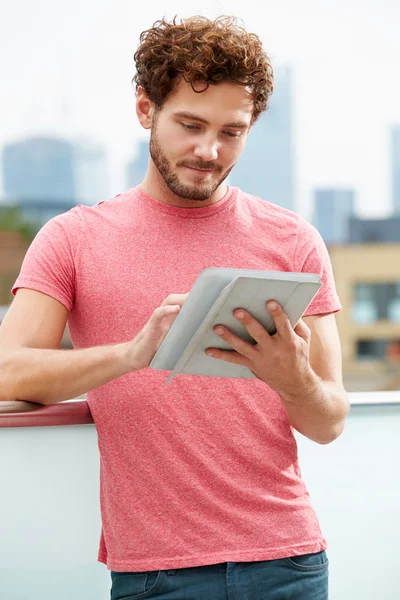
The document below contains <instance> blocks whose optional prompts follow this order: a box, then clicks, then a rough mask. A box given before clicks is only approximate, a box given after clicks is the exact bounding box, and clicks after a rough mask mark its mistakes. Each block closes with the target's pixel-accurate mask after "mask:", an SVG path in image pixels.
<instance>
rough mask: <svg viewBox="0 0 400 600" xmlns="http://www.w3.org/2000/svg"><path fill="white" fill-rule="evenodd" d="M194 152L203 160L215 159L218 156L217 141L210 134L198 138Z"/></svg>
mask: <svg viewBox="0 0 400 600" xmlns="http://www.w3.org/2000/svg"><path fill="white" fill-rule="evenodd" d="M194 154H195V156H197V158H201V159H202V160H204V161H210V160H216V159H217V158H218V141H217V140H216V139H215V138H214V137H211V136H210V137H207V138H206V137H204V138H203V139H202V140H198V141H197V145H196V147H195V149H194Z"/></svg>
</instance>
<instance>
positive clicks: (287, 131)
mask: <svg viewBox="0 0 400 600" xmlns="http://www.w3.org/2000/svg"><path fill="white" fill-rule="evenodd" d="M229 182H230V184H231V185H234V186H238V187H240V188H242V189H243V190H244V191H246V192H249V193H250V194H254V195H256V196H259V197H260V198H262V199H263V200H269V201H271V202H274V203H275V204H279V205H280V206H283V207H285V208H289V209H290V210H294V209H295V198H294V141H293V128H292V73H291V69H290V67H280V68H276V69H275V83H274V92H273V94H272V96H271V98H270V101H269V108H268V110H267V111H266V113H263V114H261V115H260V116H259V118H258V120H257V121H256V123H255V124H254V126H253V128H252V130H251V132H250V134H249V138H248V140H247V144H246V148H245V150H244V152H243V154H242V156H241V157H240V159H239V162H238V163H237V165H236V166H235V168H234V169H233V171H232V173H231V175H230V177H229Z"/></svg>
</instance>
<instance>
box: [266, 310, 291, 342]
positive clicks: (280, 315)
mask: <svg viewBox="0 0 400 600" xmlns="http://www.w3.org/2000/svg"><path fill="white" fill-rule="evenodd" d="M267 308H268V310H269V312H270V313H271V316H272V318H273V320H274V323H275V327H276V331H277V332H278V335H279V336H280V337H281V338H282V339H283V340H286V341H288V342H289V341H290V340H292V339H293V337H294V331H293V327H292V326H291V324H290V321H289V318H288V316H287V314H286V313H285V311H284V310H283V308H282V307H281V306H280V305H279V304H278V303H277V302H275V301H274V300H272V301H269V302H267Z"/></svg>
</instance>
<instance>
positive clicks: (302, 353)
mask: <svg viewBox="0 0 400 600" xmlns="http://www.w3.org/2000/svg"><path fill="white" fill-rule="evenodd" d="M274 305H275V308H274ZM267 306H268V310H269V311H270V313H271V315H272V317H273V319H274V321H275V325H276V329H277V332H276V334H275V335H273V336H270V335H269V333H268V332H267V331H266V330H265V329H264V328H263V327H262V325H261V324H260V323H258V321H256V320H255V319H254V318H253V317H252V316H251V315H250V314H249V313H248V312H247V311H245V310H243V309H238V310H236V311H235V312H234V316H235V317H236V318H237V319H238V320H240V322H241V323H242V324H243V325H244V326H245V327H246V329H247V330H248V332H249V333H250V335H251V336H252V337H253V338H254V340H255V341H256V344H255V345H254V344H249V343H247V342H245V341H244V340H242V339H241V338H239V337H237V336H236V335H234V334H232V333H231V332H230V331H229V330H228V329H226V328H225V327H221V326H217V327H215V328H214V332H215V333H217V334H218V335H219V336H220V337H222V338H223V339H224V340H225V341H226V342H227V343H228V344H229V345H230V346H231V347H232V349H233V350H232V351H224V350H218V349H215V348H210V349H209V350H207V351H206V352H207V354H209V355H211V356H213V357H215V358H219V359H222V360H226V361H228V362H233V363H236V364H241V365H244V366H246V367H248V368H249V369H250V370H251V371H252V372H253V373H254V374H255V375H256V376H257V377H258V378H259V379H261V380H262V381H264V382H265V383H266V384H267V385H269V386H270V387H271V388H272V389H274V390H275V391H276V392H277V393H278V394H279V396H280V398H281V401H282V404H283V406H284V408H285V410H286V413H287V416H288V420H289V423H290V424H291V425H292V426H293V427H294V428H295V429H296V430H297V431H299V432H300V433H302V434H303V435H305V436H306V437H308V438H310V439H312V440H314V441H316V442H318V443H320V444H328V443H329V442H332V441H333V440H335V439H336V438H337V437H338V436H339V435H340V434H341V433H342V431H343V429H344V423H345V418H346V415H347V413H348V411H349V403H348V399H347V394H346V392H345V390H344V387H343V381H342V355H341V347H340V340H339V334H338V330H337V326H336V320H335V316H334V314H333V313H330V314H323V315H314V316H308V317H304V319H303V320H301V321H300V322H299V323H298V325H297V326H296V327H295V328H294V329H293V328H292V326H291V325H290V322H289V319H288V317H287V315H286V314H285V312H284V311H283V310H282V308H281V307H280V306H279V305H278V304H277V303H272V304H271V302H270V303H268V305H267Z"/></svg>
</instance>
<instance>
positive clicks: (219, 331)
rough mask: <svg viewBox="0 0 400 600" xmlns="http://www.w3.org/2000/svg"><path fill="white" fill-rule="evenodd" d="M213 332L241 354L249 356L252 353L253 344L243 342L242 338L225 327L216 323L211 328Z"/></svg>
mask: <svg viewBox="0 0 400 600" xmlns="http://www.w3.org/2000/svg"><path fill="white" fill-rule="evenodd" d="M213 332H214V333H215V334H216V335H218V337H220V338H221V339H223V340H224V341H225V342H226V343H227V344H229V346H231V348H233V349H234V350H236V352H238V353H239V354H241V355H242V356H246V357H247V358H250V357H251V356H252V355H253V354H254V345H253V344H249V343H248V342H245V340H242V338H240V337H238V336H237V335H235V334H234V333H232V332H231V331H229V329H227V328H226V327H223V326H222V325H216V327H214V328H213Z"/></svg>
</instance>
